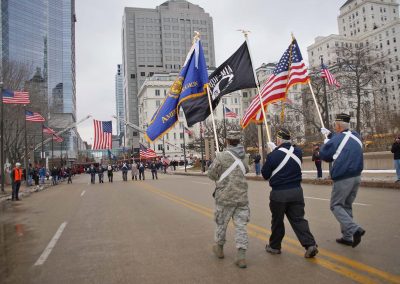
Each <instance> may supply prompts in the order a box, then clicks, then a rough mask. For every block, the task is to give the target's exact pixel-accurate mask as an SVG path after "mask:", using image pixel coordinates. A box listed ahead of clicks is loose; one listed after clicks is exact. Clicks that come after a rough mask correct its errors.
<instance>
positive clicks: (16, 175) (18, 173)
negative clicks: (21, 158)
mask: <svg viewBox="0 0 400 284" xmlns="http://www.w3.org/2000/svg"><path fill="white" fill-rule="evenodd" d="M21 180H22V169H21V164H20V163H15V168H14V169H12V171H11V182H12V197H11V200H12V201H15V200H19V198H18V193H19V188H20V186H21Z"/></svg>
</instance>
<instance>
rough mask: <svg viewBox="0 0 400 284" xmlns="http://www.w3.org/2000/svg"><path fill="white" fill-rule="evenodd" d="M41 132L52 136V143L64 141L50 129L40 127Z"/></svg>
mask: <svg viewBox="0 0 400 284" xmlns="http://www.w3.org/2000/svg"><path fill="white" fill-rule="evenodd" d="M42 131H43V133H45V134H49V135H52V138H53V141H55V142H58V143H61V142H63V141H64V139H63V138H62V137H61V136H58V135H57V134H56V132H55V131H54V130H53V129H51V128H50V127H47V126H44V125H42Z"/></svg>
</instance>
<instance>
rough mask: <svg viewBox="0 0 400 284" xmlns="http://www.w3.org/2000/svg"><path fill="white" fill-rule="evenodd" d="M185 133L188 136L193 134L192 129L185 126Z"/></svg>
mask: <svg viewBox="0 0 400 284" xmlns="http://www.w3.org/2000/svg"><path fill="white" fill-rule="evenodd" d="M185 133H186V134H188V135H189V136H190V135H192V134H193V131H191V130H190V129H189V128H187V127H185Z"/></svg>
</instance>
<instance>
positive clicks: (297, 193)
mask: <svg viewBox="0 0 400 284" xmlns="http://www.w3.org/2000/svg"><path fill="white" fill-rule="evenodd" d="M276 142H277V145H278V147H276V146H275V144H274V143H272V142H269V143H268V146H269V147H270V148H271V150H272V152H271V153H270V154H268V156H267V159H266V162H265V164H264V166H263V168H262V170H261V173H262V176H263V177H264V179H266V180H268V179H269V184H270V186H271V187H272V191H271V193H270V196H269V199H270V203H269V208H270V209H271V213H272V220H271V230H272V234H271V236H270V238H269V244H267V246H266V247H265V249H266V251H267V252H269V253H271V254H280V253H281V243H282V239H283V237H284V236H285V225H284V223H283V219H284V217H285V215H286V217H287V218H288V220H289V222H290V225H291V226H292V228H293V231H294V232H295V234H296V236H297V238H298V239H299V241H300V243H301V245H302V246H303V247H304V248H305V249H306V253H305V255H304V257H306V258H311V257H314V256H315V255H316V254H317V253H318V249H317V245H316V243H315V239H314V236H313V235H312V234H311V232H310V228H309V226H308V222H307V220H306V219H304V196H303V189H302V188H301V185H300V183H301V179H302V175H301V163H302V152H301V149H300V148H298V147H296V146H294V145H292V144H291V142H290V133H289V131H288V130H286V129H283V128H281V129H279V131H278V133H277V139H276Z"/></svg>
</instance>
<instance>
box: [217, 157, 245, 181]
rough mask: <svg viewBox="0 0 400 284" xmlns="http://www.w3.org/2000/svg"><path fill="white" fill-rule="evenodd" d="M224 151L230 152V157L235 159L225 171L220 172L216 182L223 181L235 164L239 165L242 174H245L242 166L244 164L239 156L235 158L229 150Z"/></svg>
mask: <svg viewBox="0 0 400 284" xmlns="http://www.w3.org/2000/svg"><path fill="white" fill-rule="evenodd" d="M226 152H228V153H229V154H231V156H232V158H233V159H234V160H235V161H234V162H233V164H232V165H231V166H230V167H229V168H227V169H226V171H225V172H223V173H222V175H221V177H220V178H219V180H218V182H221V181H223V180H224V179H225V178H226V177H227V176H228V175H230V174H231V172H232V171H233V170H234V169H235V168H236V167H237V166H239V168H240V169H241V170H242V172H243V175H245V174H246V169H245V167H244V165H243V162H242V160H241V159H239V158H236V156H235V155H233V154H232V153H231V152H229V151H226Z"/></svg>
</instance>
